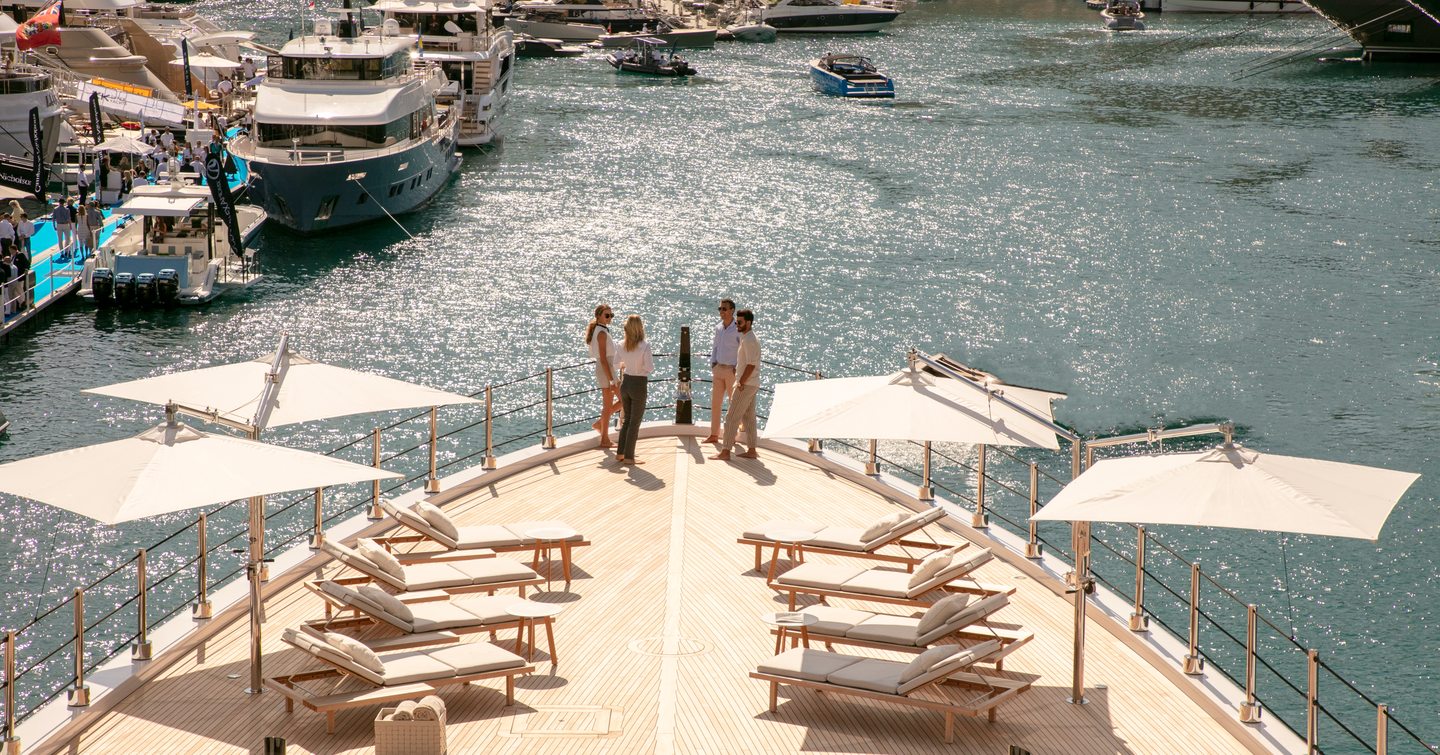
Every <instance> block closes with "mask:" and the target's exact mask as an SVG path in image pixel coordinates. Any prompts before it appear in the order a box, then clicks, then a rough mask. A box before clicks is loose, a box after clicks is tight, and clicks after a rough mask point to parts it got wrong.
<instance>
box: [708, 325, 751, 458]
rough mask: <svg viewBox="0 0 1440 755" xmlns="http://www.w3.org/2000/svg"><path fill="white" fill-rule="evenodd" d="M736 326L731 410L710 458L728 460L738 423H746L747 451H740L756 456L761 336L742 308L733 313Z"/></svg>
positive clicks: (742, 455)
mask: <svg viewBox="0 0 1440 755" xmlns="http://www.w3.org/2000/svg"><path fill="white" fill-rule="evenodd" d="M735 327H736V328H737V329H738V330H739V331H740V348H739V349H737V350H736V356H735V371H736V373H737V375H736V377H735V389H734V390H733V391H732V392H731V393H730V410H729V411H727V412H726V413H725V442H724V443H723V444H722V445H721V446H720V453H718V454H716V455H714V456H711V457H710V458H712V459H715V460H717V461H728V460H729V459H730V450H731V449H733V448H735V437H736V436H737V435H738V434H739V432H740V425H742V424H743V425H745V441H746V443H745V445H746V446H748V447H749V448H748V450H746V451H745V453H743V454H740V458H742V459H754V458H757V457H758V456H759V454H758V453H756V450H755V449H756V448H757V447H758V446H759V445H760V428H759V427H758V426H757V425H756V424H755V394H756V393H758V392H759V391H760V339H758V338H756V337H755V313H754V312H751V311H750V310H748V309H742V310H740V311H739V312H736V313H735Z"/></svg>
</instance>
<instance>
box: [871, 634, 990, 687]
mask: <svg viewBox="0 0 1440 755" xmlns="http://www.w3.org/2000/svg"><path fill="white" fill-rule="evenodd" d="M999 649H1000V641H999V640H986V641H984V642H982V643H980V644H979V645H974V646H971V647H968V648H965V649H963V650H960V651H959V652H957V653H955V654H953V655H951V656H950V657H948V658H946V659H944V660H942V661H940V662H938V663H936V664H934V665H932V666H931V667H930V670H929V671H926V672H925V673H923V674H921V675H919V676H917V677H915V678H914V679H911V680H910V681H908V682H905V683H903V684H901V685H900V687H899V688H898V689H896V690H895V691H896V692H897V693H898V694H901V695H908V694H910V693H911V692H914V691H915V690H917V689H920V688H921V687H924V686H925V685H927V684H930V683H931V682H934V681H938V680H940V679H944V678H945V677H947V676H949V675H951V674H953V673H955V672H957V671H960V670H962V669H965V668H968V667H970V666H973V665H975V664H976V663H978V662H980V661H982V660H984V659H985V656H987V655H990V654H991V653H994V652H995V651H997V650H999Z"/></svg>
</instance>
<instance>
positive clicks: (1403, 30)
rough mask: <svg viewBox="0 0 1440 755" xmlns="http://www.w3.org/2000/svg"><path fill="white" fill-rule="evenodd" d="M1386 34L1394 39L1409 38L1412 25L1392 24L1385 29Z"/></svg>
mask: <svg viewBox="0 0 1440 755" xmlns="http://www.w3.org/2000/svg"><path fill="white" fill-rule="evenodd" d="M1385 33H1386V34H1388V35H1390V36H1392V37H1394V36H1399V37H1408V36H1410V24H1390V25H1389V26H1387V27H1385Z"/></svg>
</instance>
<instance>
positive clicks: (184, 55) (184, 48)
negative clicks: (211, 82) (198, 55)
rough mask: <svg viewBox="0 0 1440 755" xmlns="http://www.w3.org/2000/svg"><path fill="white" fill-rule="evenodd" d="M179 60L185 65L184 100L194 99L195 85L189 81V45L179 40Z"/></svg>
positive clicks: (182, 39) (181, 39)
mask: <svg viewBox="0 0 1440 755" xmlns="http://www.w3.org/2000/svg"><path fill="white" fill-rule="evenodd" d="M180 60H181V62H182V63H184V64H185V99H187V100H193V99H195V84H194V83H193V82H192V81H191V80H190V45H189V43H187V42H186V41H185V38H184V37H181V38H180Z"/></svg>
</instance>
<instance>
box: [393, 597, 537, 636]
mask: <svg viewBox="0 0 1440 755" xmlns="http://www.w3.org/2000/svg"><path fill="white" fill-rule="evenodd" d="M514 602H515V598H514V596H504V595H487V596H483V597H479V598H469V599H465V600H448V601H445V600H435V601H426V602H424V603H416V604H415V605H413V606H411V610H413V611H414V612H415V624H414V627H415V628H414V629H413V630H412V631H415V632H438V631H441V630H444V629H456V628H458V627H473V626H484V625H486V624H499V623H503V622H511V621H514V620H515V617H514V616H511V615H510V614H509V613H507V612H506V611H505V608H504V607H505V606H508V605H510V604H512V603H514Z"/></svg>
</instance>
